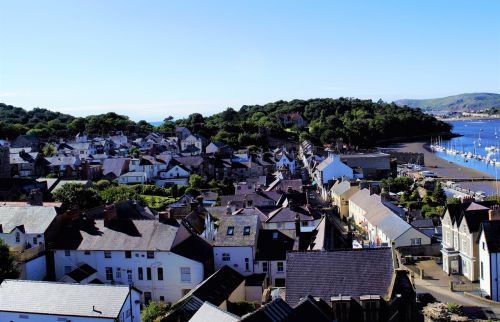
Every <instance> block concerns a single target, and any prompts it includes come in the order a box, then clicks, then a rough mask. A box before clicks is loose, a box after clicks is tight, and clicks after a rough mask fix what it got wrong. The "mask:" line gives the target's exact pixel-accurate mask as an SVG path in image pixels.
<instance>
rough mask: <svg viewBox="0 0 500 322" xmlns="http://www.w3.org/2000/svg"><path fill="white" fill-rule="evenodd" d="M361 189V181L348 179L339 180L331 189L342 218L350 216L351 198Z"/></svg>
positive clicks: (333, 199) (333, 202) (334, 202)
mask: <svg viewBox="0 0 500 322" xmlns="http://www.w3.org/2000/svg"><path fill="white" fill-rule="evenodd" d="M358 191H359V183H358V182H352V181H348V180H344V181H337V182H335V184H334V185H333V186H332V188H331V189H330V194H331V200H332V204H333V205H334V206H335V207H336V209H337V211H338V213H339V215H340V218H342V219H347V217H348V216H349V199H350V198H351V196H352V195H353V194H355V193H356V192H358Z"/></svg>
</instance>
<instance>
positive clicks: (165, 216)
mask: <svg viewBox="0 0 500 322" xmlns="http://www.w3.org/2000/svg"><path fill="white" fill-rule="evenodd" d="M158 220H159V221H161V222H164V221H169V220H170V209H165V211H160V212H159V213H158Z"/></svg>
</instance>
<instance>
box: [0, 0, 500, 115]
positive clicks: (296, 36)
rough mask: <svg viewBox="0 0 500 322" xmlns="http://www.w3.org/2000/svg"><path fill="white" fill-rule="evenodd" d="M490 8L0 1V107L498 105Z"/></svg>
mask: <svg viewBox="0 0 500 322" xmlns="http://www.w3.org/2000/svg"><path fill="white" fill-rule="evenodd" d="M499 15H500V1H481V0H479V1H436V0H427V1H384V0H381V1H373V0H366V1H351V0H349V1H342V2H341V1H333V0H327V1H305V0H304V1H269V0H265V1H256V0H252V1H243V0H242V1H239V0H231V1H212V0H211V1H205V0H200V1H190V0H182V1H163V0H162V1H151V0H148V1H126V0H119V1H109V0H106V1H103V0H94V1H93V0H85V1H38V0H33V1H23V0H14V1H13V0H0V102H4V103H8V104H12V105H16V106H20V107H24V108H27V109H31V108H33V107H36V106H39V107H44V108H49V109H52V110H57V111H61V112H66V113H71V114H73V115H88V114H96V113H103V112H108V111H115V112H118V113H122V114H126V115H128V116H130V117H131V118H132V119H135V120H139V119H146V120H149V121H152V120H162V119H163V118H164V117H166V116H168V115H172V116H174V117H179V116H186V115H188V114H190V113H193V112H201V113H203V114H205V115H208V114H211V113H214V112H217V111H220V110H222V109H224V108H226V107H228V106H231V107H234V108H239V107H240V106H241V105H243V104H263V103H267V102H270V101H275V100H279V99H285V100H289V99H293V98H304V99H307V98H313V97H339V96H345V97H346V96H349V97H359V98H373V99H379V98H382V99H384V100H388V101H390V100H394V99H399V98H432V97H440V96H446V95H452V94H459V93H464V92H478V91H487V92H497V93H498V92H500V19H499Z"/></svg>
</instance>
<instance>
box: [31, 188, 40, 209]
mask: <svg viewBox="0 0 500 322" xmlns="http://www.w3.org/2000/svg"><path fill="white" fill-rule="evenodd" d="M28 204H29V205H31V206H43V193H42V191H41V190H40V189H31V192H30V194H29V196H28Z"/></svg>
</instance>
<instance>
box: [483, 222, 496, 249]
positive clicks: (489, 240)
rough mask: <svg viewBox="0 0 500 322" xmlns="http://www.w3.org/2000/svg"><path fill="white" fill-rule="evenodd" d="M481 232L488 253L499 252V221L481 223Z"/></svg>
mask: <svg viewBox="0 0 500 322" xmlns="http://www.w3.org/2000/svg"><path fill="white" fill-rule="evenodd" d="M481 229H482V232H483V233H484V238H485V240H486V245H487V246H488V251H489V252H490V253H498V252H500V220H491V221H483V222H482V227H481Z"/></svg>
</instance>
